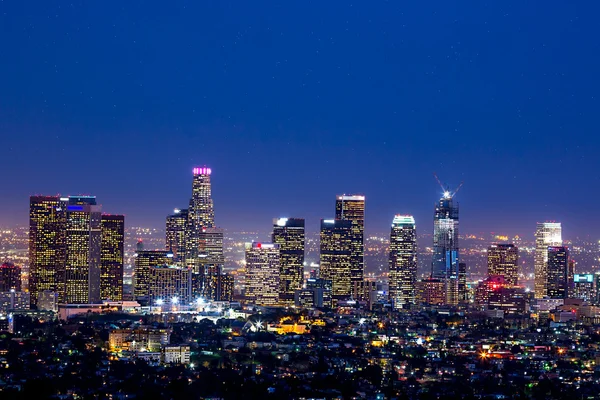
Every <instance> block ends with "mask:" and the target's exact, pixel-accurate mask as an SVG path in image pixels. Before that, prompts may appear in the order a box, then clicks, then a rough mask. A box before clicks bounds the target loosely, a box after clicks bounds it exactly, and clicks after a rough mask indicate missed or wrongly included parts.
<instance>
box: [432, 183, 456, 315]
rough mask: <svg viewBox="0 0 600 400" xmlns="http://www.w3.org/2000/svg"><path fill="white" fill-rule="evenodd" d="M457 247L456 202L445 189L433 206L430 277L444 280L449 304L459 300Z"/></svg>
mask: <svg viewBox="0 0 600 400" xmlns="http://www.w3.org/2000/svg"><path fill="white" fill-rule="evenodd" d="M458 249H459V247H458V203H455V202H454V198H453V196H452V193H450V192H448V191H446V192H444V194H443V196H442V198H441V199H440V200H439V202H438V203H437V204H436V206H435V212H434V218H433V262H432V277H433V278H436V279H440V280H442V281H443V282H444V284H445V289H444V291H445V293H446V302H445V303H446V304H450V305H455V304H458V302H459V293H458V267H459V250H458Z"/></svg>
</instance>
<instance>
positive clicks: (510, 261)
mask: <svg viewBox="0 0 600 400" xmlns="http://www.w3.org/2000/svg"><path fill="white" fill-rule="evenodd" d="M487 262H488V275H489V276H498V275H501V276H503V277H504V279H505V280H506V282H507V283H508V284H509V285H512V286H515V285H516V284H517V279H518V276H519V249H518V248H517V247H516V246H515V245H514V244H492V245H491V246H489V247H488V250H487Z"/></svg>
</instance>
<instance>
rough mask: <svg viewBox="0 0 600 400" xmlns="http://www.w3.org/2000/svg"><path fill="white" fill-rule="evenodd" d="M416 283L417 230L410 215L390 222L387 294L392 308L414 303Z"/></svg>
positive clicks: (397, 216) (398, 217) (400, 216)
mask: <svg viewBox="0 0 600 400" xmlns="http://www.w3.org/2000/svg"><path fill="white" fill-rule="evenodd" d="M416 281H417V229H416V225H415V219H414V217H412V216H411V215H396V216H395V217H394V220H393V221H392V230H391V233H390V252H389V292H390V300H391V301H392V305H393V307H394V308H396V309H399V308H403V307H405V305H408V304H414V303H415V283H416Z"/></svg>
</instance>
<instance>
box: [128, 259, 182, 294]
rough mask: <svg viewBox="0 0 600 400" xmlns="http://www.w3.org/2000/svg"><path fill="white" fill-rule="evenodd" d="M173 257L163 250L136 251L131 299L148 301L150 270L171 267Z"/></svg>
mask: <svg viewBox="0 0 600 400" xmlns="http://www.w3.org/2000/svg"><path fill="white" fill-rule="evenodd" d="M172 257H173V255H172V254H171V253H169V252H168V251H164V250H138V251H137V252H136V253H135V266H134V272H133V298H134V300H138V301H141V302H148V301H149V299H150V297H149V296H150V268H151V267H157V266H164V265H171V260H172V259H173V258H172Z"/></svg>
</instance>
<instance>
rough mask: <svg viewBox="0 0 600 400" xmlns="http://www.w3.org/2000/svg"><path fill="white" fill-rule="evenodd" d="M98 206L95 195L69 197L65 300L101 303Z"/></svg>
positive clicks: (72, 302)
mask: <svg viewBox="0 0 600 400" xmlns="http://www.w3.org/2000/svg"><path fill="white" fill-rule="evenodd" d="M101 216H102V213H101V207H100V206H99V205H97V204H96V197H94V196H70V197H69V203H68V205H67V232H66V247H67V249H66V263H65V301H66V302H67V303H69V304H94V303H98V302H100V253H101V243H102V226H101Z"/></svg>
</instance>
